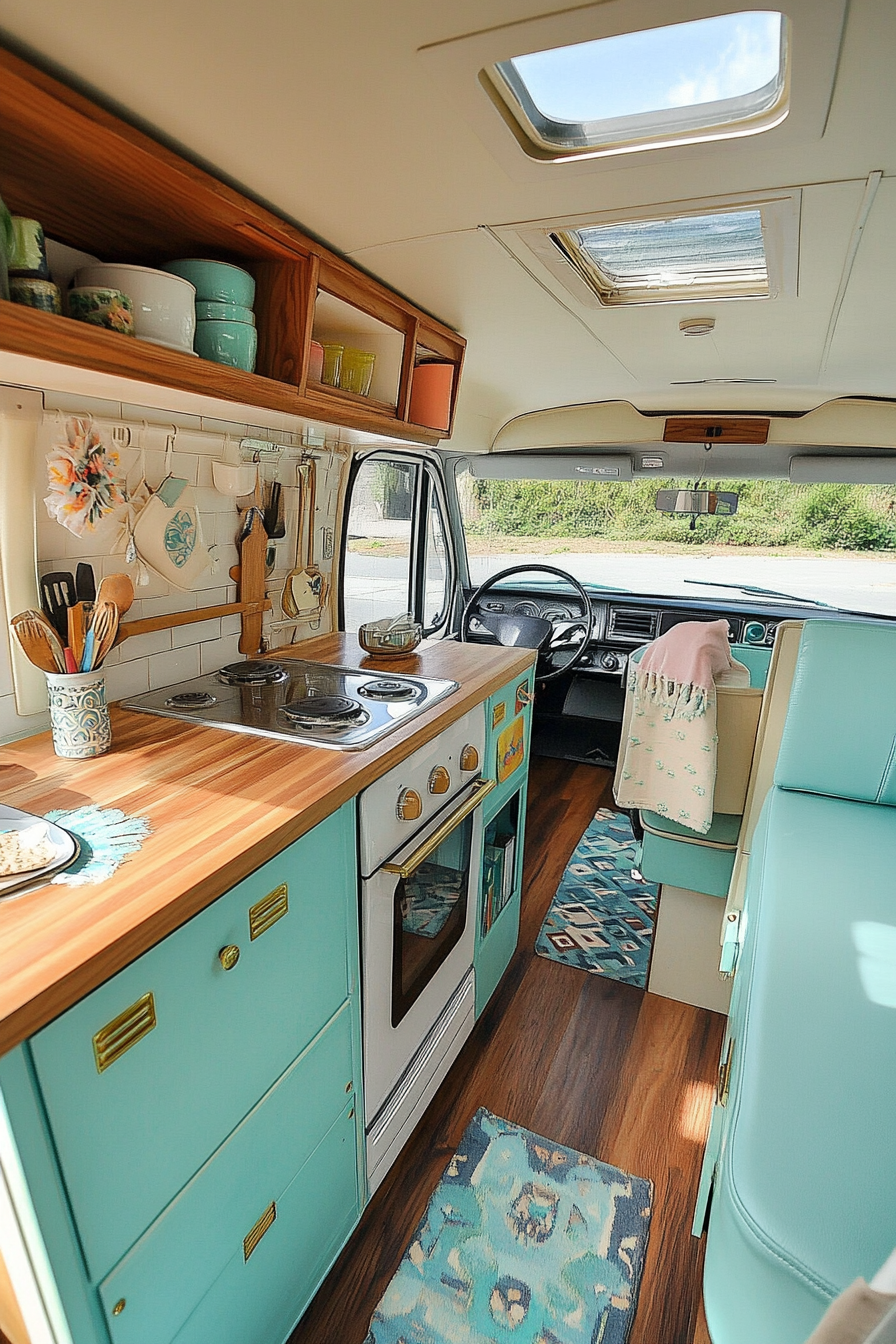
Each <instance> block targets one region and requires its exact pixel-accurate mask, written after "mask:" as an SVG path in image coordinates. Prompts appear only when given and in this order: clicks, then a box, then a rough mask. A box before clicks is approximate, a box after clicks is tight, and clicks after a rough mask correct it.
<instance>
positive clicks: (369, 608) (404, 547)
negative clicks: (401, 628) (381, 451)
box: [342, 457, 421, 630]
mask: <svg viewBox="0 0 896 1344" xmlns="http://www.w3.org/2000/svg"><path fill="white" fill-rule="evenodd" d="M420 471H421V468H420V466H419V465H418V464H417V463H416V462H402V461H397V460H396V461H393V460H391V459H389V458H384V457H371V458H368V459H367V460H366V461H365V462H362V463H361V466H360V467H359V469H358V473H357V475H356V476H355V479H354V482H353V484H352V494H351V500H350V501H349V513H348V526H347V529H346V538H345V540H346V546H345V556H344V559H343V570H342V597H343V607H344V612H345V629H346V630H357V629H358V626H359V625H363V624H364V622H365V621H378V620H380V619H381V617H383V616H397V615H399V613H400V612H402V611H409V610H411V608H412V588H411V574H412V570H411V557H412V552H413V542H414V513H415V507H416V501H417V495H418V491H419V477H420Z"/></svg>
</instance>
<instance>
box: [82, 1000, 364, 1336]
mask: <svg viewBox="0 0 896 1344" xmlns="http://www.w3.org/2000/svg"><path fill="white" fill-rule="evenodd" d="M354 1103H355V1097H354V1092H353V1061H352V1023H351V1013H350V1009H349V1007H348V1005H346V1006H345V1007H344V1008H343V1009H342V1011H341V1012H340V1013H339V1015H338V1016H337V1017H336V1019H335V1021H333V1022H332V1023H331V1024H330V1025H329V1026H328V1027H327V1029H326V1030H325V1031H324V1032H323V1033H322V1035H321V1036H319V1037H318V1038H317V1040H315V1041H314V1043H313V1044H312V1045H311V1046H310V1048H309V1049H308V1050H307V1051H306V1052H305V1054H303V1055H302V1057H301V1058H300V1059H299V1060H297V1061H296V1063H295V1064H293V1065H292V1067H291V1068H290V1069H288V1070H287V1072H286V1073H285V1074H284V1075H283V1077H282V1078H280V1079H279V1081H278V1082H277V1083H276V1084H275V1085H274V1087H273V1088H271V1090H270V1092H269V1093H268V1094H267V1095H266V1096H265V1097H264V1098H263V1099H262V1100H261V1101H260V1102H259V1104H258V1105H257V1106H256V1107H255V1109H254V1110H253V1111H251V1112H250V1114H249V1115H248V1116H247V1117H246V1119H245V1120H244V1121H243V1122H242V1124H241V1125H239V1127H238V1128H237V1129H236V1130H235V1131H234V1133H233V1134H231V1136H230V1137H229V1139H227V1140H226V1142H225V1143H224V1144H223V1145H222V1147H221V1148H219V1149H218V1151H217V1152H216V1153H215V1154H214V1156H213V1157H212V1158H210V1160H209V1161H208V1162H207V1163H206V1165H205V1166H204V1167H202V1169H201V1170H200V1171H199V1172H198V1173H197V1174H196V1176H194V1178H193V1179H192V1180H191V1181H190V1182H189V1184H188V1185H187V1186H186V1188H185V1189H184V1190H182V1191H181V1192H180V1194H179V1195H178V1197H177V1198H176V1199H175V1200H174V1202H173V1203H172V1204H171V1205H169V1207H168V1208H167V1209H166V1210H165V1212H164V1213H163V1214H162V1216H161V1217H160V1218H159V1219H158V1220H157V1221H156V1222H155V1223H154V1224H153V1226H152V1227H151V1228H150V1229H149V1231H148V1232H147V1233H146V1234H145V1235H144V1236H143V1237H141V1238H140V1240H139V1241H138V1242H137V1244H136V1246H134V1248H133V1249H132V1250H131V1252H130V1254H129V1255H127V1256H126V1257H125V1259H124V1260H123V1261H122V1263H121V1264H120V1265H119V1266H118V1267H117V1268H116V1269H115V1270H113V1272H112V1273H111V1274H110V1275H109V1276H108V1278H107V1279H106V1280H105V1281H104V1282H103V1283H102V1284H101V1285H100V1288H99V1293H100V1298H101V1300H102V1303H103V1307H104V1309H105V1314H106V1320H107V1323H108V1326H109V1331H110V1333H111V1335H112V1339H113V1341H114V1344H169V1341H170V1340H172V1339H174V1337H175V1336H176V1335H177V1332H178V1330H179V1329H181V1327H182V1326H183V1324H184V1322H185V1321H186V1320H187V1319H188V1317H189V1316H190V1313H191V1312H192V1311H193V1310H194V1308H195V1307H196V1305H197V1303H199V1302H200V1301H201V1299H202V1298H203V1297H204V1296H205V1294H206V1292H207V1291H208V1289H209V1288H210V1287H211V1285H212V1284H214V1283H215V1281H216V1280H217V1279H218V1277H219V1275H220V1274H221V1273H222V1271H223V1270H225V1268H226V1267H227V1265H228V1262H229V1261H231V1260H232V1259H235V1260H236V1261H237V1268H238V1270H239V1272H240V1274H241V1276H242V1277H243V1278H244V1280H245V1284H246V1287H248V1286H249V1284H250V1283H251V1282H252V1280H251V1279H250V1278H249V1277H248V1276H249V1275H250V1274H252V1273H253V1271H254V1270H255V1269H256V1268H257V1264H256V1265H253V1261H254V1260H255V1257H256V1256H258V1257H259V1263H260V1261H261V1260H262V1259H263V1258H264V1257H262V1247H266V1252H267V1251H269V1250H270V1249H271V1248H272V1247H274V1246H275V1243H277V1242H278V1241H279V1242H281V1243H286V1244H288V1243H289V1241H290V1237H289V1233H288V1232H284V1226H283V1219H284V1202H283V1201H284V1194H285V1192H287V1191H288V1189H289V1187H290V1185H291V1184H292V1182H293V1179H294V1177H295V1176H296V1173H297V1172H301V1171H302V1169H303V1168H304V1166H305V1165H306V1164H310V1165H311V1166H312V1167H313V1170H312V1171H310V1172H309V1173H308V1176H307V1177H306V1179H307V1180H309V1181H311V1182H314V1183H316V1184H320V1185H322V1184H323V1183H324V1181H325V1180H326V1179H327V1178H328V1177H329V1176H331V1175H332V1176H333V1177H334V1184H335V1186H336V1191H337V1192H338V1193H336V1194H334V1196H333V1197H332V1198H333V1203H332V1206H331V1215H332V1226H331V1225H330V1224H329V1223H325V1222H321V1221H320V1218H321V1211H320V1209H319V1208H317V1207H311V1208H306V1209H305V1216H306V1218H308V1220H309V1221H310V1222H312V1223H316V1225H317V1228H318V1233H319V1235H320V1237H321V1241H322V1243H323V1247H306V1253H305V1255H295V1254H294V1248H291V1250H292V1251H293V1254H294V1259H293V1261H292V1263H291V1265H290V1272H289V1274H288V1275H287V1276H285V1283H284V1284H281V1285H280V1288H279V1294H280V1296H281V1297H282V1298H283V1300H284V1306H285V1305H286V1303H291V1302H295V1301H297V1300H299V1299H300V1298H301V1295H302V1292H304V1291H306V1290H307V1289H308V1287H309V1285H310V1284H311V1283H313V1282H314V1276H315V1274H316V1272H317V1270H318V1266H319V1262H320V1250H321V1249H323V1248H325V1247H326V1246H327V1245H329V1244H330V1242H331V1239H332V1238H331V1235H330V1234H331V1232H338V1231H341V1229H342V1228H343V1227H344V1226H345V1224H346V1220H347V1219H349V1218H352V1217H356V1216H357V1214H358V1207H359V1200H358V1181H357V1172H356V1161H355V1159H356V1154H357V1136H356V1132H355V1125H354V1123H353V1122H354V1117H353V1116H350V1115H348V1114H346V1115H342V1113H343V1112H348V1111H353V1110H354V1109H355V1106H354ZM334 1124H338V1128H339V1133H340V1137H339V1139H338V1142H337V1144H336V1149H337V1153H338V1158H337V1162H338V1166H339V1169H338V1170H337V1171H335V1172H331V1171H330V1166H329V1161H328V1157H327V1155H325V1154H323V1153H317V1154H316V1153H315V1149H317V1148H318V1145H320V1144H321V1142H322V1140H324V1139H325V1137H326V1136H327V1134H328V1132H329V1131H330V1129H331V1128H332V1127H333V1125H334ZM321 1163H323V1164H324V1165H323V1167H322V1168H321V1165H320V1164H321ZM287 1203H288V1201H287ZM284 1253H285V1252H284V1251H282V1250H281V1251H280V1253H279V1255H280V1256H281V1257H282V1256H283V1254H284ZM274 1256H275V1258H276V1256H277V1252H276V1250H275V1251H274ZM284 1287H285V1288H286V1291H284ZM275 1296H276V1294H275ZM119 1303H124V1304H125V1305H124V1307H122V1308H120V1309H119V1311H118V1312H117V1313H116V1310H115V1308H116V1305H117V1304H119ZM252 1309H253V1311H255V1312H260V1313H264V1312H265V1311H266V1310H268V1304H266V1303H265V1302H262V1301H256V1302H254V1303H253V1304H252ZM259 1323H260V1322H258V1321H256V1327H257V1325H258V1324H259ZM290 1324H291V1321H290V1320H288V1319H285V1320H284V1327H285V1328H288V1327H289V1325H290ZM242 1325H243V1328H244V1333H243V1336H242V1338H243V1339H244V1340H249V1339H262V1338H267V1336H265V1335H264V1334H263V1332H261V1331H260V1330H259V1329H258V1328H252V1327H253V1322H252V1320H250V1319H247V1318H246V1317H243V1318H242ZM231 1328H232V1327H231ZM226 1337H227V1338H236V1336H234V1335H228V1336H226ZM207 1338H208V1339H215V1340H219V1339H220V1338H222V1336H221V1335H220V1334H219V1333H218V1332H217V1331H216V1332H215V1333H214V1334H209V1335H208V1336H207Z"/></svg>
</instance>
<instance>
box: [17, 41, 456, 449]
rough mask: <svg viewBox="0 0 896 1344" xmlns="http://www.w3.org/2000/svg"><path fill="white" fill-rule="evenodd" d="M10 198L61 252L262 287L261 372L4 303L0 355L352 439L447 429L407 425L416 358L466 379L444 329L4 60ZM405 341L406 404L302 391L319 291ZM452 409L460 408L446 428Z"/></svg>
mask: <svg viewBox="0 0 896 1344" xmlns="http://www.w3.org/2000/svg"><path fill="white" fill-rule="evenodd" d="M0 196H2V197H3V200H4V201H5V203H6V205H7V206H8V208H9V209H10V210H11V211H12V212H13V213H14V214H20V215H26V216H28V217H31V218H35V219H39V220H40V221H41V223H42V224H43V226H44V230H45V232H46V233H47V235H48V236H49V237H51V238H55V239H57V240H58V241H59V242H62V243H67V244H68V245H69V246H71V247H76V248H79V249H81V250H82V251H87V252H90V253H92V254H94V255H97V256H100V257H101V258H102V259H103V260H104V261H119V262H129V263H135V264H138V265H143V266H157V265H159V264H160V263H164V262H166V261H168V260H170V259H172V258H174V257H185V256H204V257H212V258H217V259H221V260H226V261H232V262H234V263H235V264H237V265H240V266H243V267H245V268H246V269H247V270H249V271H251V272H252V273H253V274H254V276H255V279H256V284H257V295H256V303H255V313H256V325H257V328H258V365H257V371H256V372H255V373H254V374H249V373H244V372H242V371H241V370H239V369H233V368H230V367H229V366H227V365H223V364H214V363H211V362H209V361H207V360H203V359H196V358H192V357H191V356H189V355H186V354H181V353H179V352H178V351H176V350H167V349H165V348H164V347H162V346H155V345H151V344H149V343H148V342H145V341H138V340H135V339H134V338H129V337H123V336H120V335H118V334H117V333H115V332H106V331H103V330H101V329H100V328H96V327H91V326H88V325H85V324H84V323H80V322H74V321H71V320H70V319H68V318H64V317H57V316H55V315H54V314H52V313H43V312H39V311H36V310H34V309H30V308H25V307H22V306H20V305H17V304H12V303H4V302H2V301H0V349H3V350H9V351H13V352H15V353H17V354H23V355H30V356H34V357H36V358H39V359H46V360H52V361H54V362H57V363H60V364H70V365H75V366H77V367H80V368H88V369H96V370H98V371H100V372H103V373H109V374H115V375H119V376H121V377H124V378H132V379H134V378H136V379H139V380H141V381H143V382H149V383H155V384H158V385H160V386H164V387H172V388H178V389H182V390H184V391H188V392H198V393H201V394H204V395H207V396H212V397H219V398H222V399H224V400H228V401H236V402H240V403H242V404H248V405H253V406H259V407H266V408H269V409H272V410H277V411H284V412H287V413H291V414H294V415H298V416H304V417H311V418H314V419H323V420H327V421H329V422H331V423H333V424H340V425H345V426H346V427H348V428H355V429H360V430H365V431H368V432H372V433H377V432H382V433H386V434H389V435H390V436H392V437H397V438H404V439H410V440H413V441H416V442H421V443H426V444H435V443H438V441H439V439H440V438H442V437H444V431H439V430H437V429H432V428H429V427H426V426H418V425H412V424H411V423H410V422H409V420H408V406H409V404H410V394H411V385H412V380H413V371H414V363H415V361H414V353H415V351H416V349H417V346H418V344H423V345H425V346H426V347H427V348H429V349H434V350H437V351H438V352H439V353H440V354H441V355H443V357H444V358H446V359H448V360H450V361H451V362H452V363H453V364H454V365H455V369H456V374H455V380H454V397H453V401H454V400H456V396H457V385H458V383H459V380H460V370H461V366H462V363H463V355H464V348H465V342H464V340H463V337H461V336H458V335H457V333H456V332H454V331H452V330H451V328H450V327H447V326H445V325H443V324H442V323H440V322H438V321H437V320H436V319H435V318H432V317H430V316H429V314H427V313H425V312H423V311H422V310H421V309H418V308H416V307H414V305H413V304H410V303H408V302H407V301H406V300H405V299H403V298H401V296H400V295H397V294H394V293H393V292H392V291H391V290H389V289H388V288H387V287H386V286H385V285H382V284H380V283H379V281H377V280H375V279H373V278H372V277H371V276H368V275H365V274H364V273H363V272H362V271H359V270H357V268H355V267H354V266H352V265H351V263H349V262H347V261H345V260H344V259H343V258H341V257H339V256H337V255H336V254H335V253H332V252H330V251H329V250H328V249H327V248H325V247H322V246H321V244H319V243H317V242H316V241H315V240H314V239H311V238H308V237H307V236H306V235H305V234H303V233H302V232H301V231H300V230H299V229H297V228H295V227H294V226H293V225H291V224H289V223H288V222H287V221H286V220H283V219H281V218H280V217H279V216H277V215H275V214H273V213H272V212H271V211H269V210H266V209H265V208H264V207H262V206H260V205H258V204H256V203H255V202H254V201H252V200H250V199H249V198H248V197H245V196H243V195H241V194H240V193H239V192H237V191H234V190H233V189H232V188H231V187H228V186H226V185H225V184H224V183H222V182H219V181H218V180H217V179H216V178H214V177H212V176H211V175H210V174H209V173H207V172H205V171H204V170H202V169H201V168H198V167H196V166H195V165H194V164H192V163H190V162H189V161H188V160H186V159H183V158H181V157H180V156H179V155H177V154H175V153H173V152H172V151H171V150H169V149H167V148H165V147H164V146H163V145H160V144H159V143H158V142H156V141H154V140H152V139H151V138H150V137H149V136H147V135H145V134H143V132H141V131H138V130H136V129H135V128H134V127H133V126H130V125H129V124H128V123H127V122H124V121H122V120H121V119H120V118H118V117H116V116H113V115H112V114H111V113H109V112H107V111H105V110H104V109H103V108H100V107H98V106H96V104H94V103H92V102H90V101H89V100H88V99H86V98H85V97H83V95H81V94H79V93H76V92H75V91H74V90H72V89H70V88H68V87H67V86H66V85H64V84H61V83H59V82H58V81H57V80H55V79H52V78H50V76H48V75H45V74H44V73H43V72H42V71H40V70H37V69H35V68H34V67H33V66H31V65H29V64H27V63H26V62H25V61H23V60H21V59H20V58H19V57H17V56H14V55H12V54H11V53H9V52H6V51H3V50H0ZM319 290H320V291H321V292H323V293H325V294H328V295H332V296H333V297H335V298H338V299H341V300H343V301H344V302H345V303H348V304H351V305H353V306H354V307H355V308H357V309H358V311H359V312H360V313H363V314H366V315H369V316H370V317H373V318H375V319H377V320H378V321H381V322H383V323H385V324H387V325H388V326H391V327H392V328H394V329H395V330H396V331H397V332H399V333H400V335H401V337H402V339H403V341H404V345H403V356H402V361H401V371H400V379H399V387H398V397H397V404H396V405H390V404H389V403H387V402H384V401H376V400H373V399H371V398H369V397H358V396H355V395H353V394H352V393H347V392H344V391H342V390H341V389H339V388H333V387H329V386H327V385H325V384H322V383H315V384H308V383H307V378H308V357H309V348H310V343H311V332H312V329H313V324H314V308H315V303H316V301H317V295H318V291H319ZM453 413H454V405H453V404H452V418H453Z"/></svg>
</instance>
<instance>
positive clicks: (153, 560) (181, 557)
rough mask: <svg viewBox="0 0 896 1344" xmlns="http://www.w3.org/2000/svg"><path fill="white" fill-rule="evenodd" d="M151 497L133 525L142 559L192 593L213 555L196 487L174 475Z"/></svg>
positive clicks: (163, 575) (172, 584)
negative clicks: (203, 530) (204, 526)
mask: <svg viewBox="0 0 896 1344" xmlns="http://www.w3.org/2000/svg"><path fill="white" fill-rule="evenodd" d="M165 465H166V469H167V470H168V473H169V474H168V475H167V476H166V477H165V479H164V480H163V481H162V484H161V485H160V486H159V488H158V490H156V492H155V493H154V494H153V495H151V496H150V498H149V499H148V500H147V502H146V504H145V505H144V507H143V508H142V509H141V511H140V514H139V515H138V517H137V520H136V522H135V524H134V534H133V535H134V542H135V544H136V547H137V551H138V552H139V554H140V557H141V559H142V560H144V561H145V562H146V564H147V565H149V567H150V569H153V570H155V572H156V574H158V576H159V578H161V579H164V580H165V582H166V583H168V584H170V585H171V587H172V588H179V589H180V591H181V592H183V593H189V592H191V591H192V590H193V589H194V588H195V587H196V586H197V583H198V581H199V579H200V578H201V577H202V575H203V574H204V573H205V571H206V569H208V567H209V564H210V556H209V553H208V551H207V549H206V547H205V543H204V541H203V538H202V524H201V522H200V520H199V509H198V507H197V505H196V500H195V498H194V495H193V487H192V486H191V485H189V484H188V483H187V481H185V480H183V478H182V477H180V476H174V475H172V474H171V471H170V467H171V445H170V442H169V447H168V453H167V460H166V463H165Z"/></svg>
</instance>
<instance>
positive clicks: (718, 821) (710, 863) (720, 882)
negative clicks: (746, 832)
mask: <svg viewBox="0 0 896 1344" xmlns="http://www.w3.org/2000/svg"><path fill="white" fill-rule="evenodd" d="M641 821H642V822H643V824H644V844H643V849H642V854H641V864H640V868H641V872H642V873H643V874H644V876H645V877H646V878H648V879H649V880H650V881H651V882H663V883H665V884H666V886H670V887H684V888H685V889H686V890H687V891H702V892H703V893H704V894H705V895H707V896H721V897H725V896H727V895H728V887H729V884H730V882H731V872H732V869H733V868H734V854H735V850H736V848H737V835H738V831H739V830H740V823H741V818H740V817H738V816H734V815H733V814H731V813H728V812H714V813H713V816H712V825H711V826H710V828H709V830H708V831H707V832H706V834H705V835H697V833H696V832H695V831H689V830H688V829H687V827H685V826H680V825H679V823H678V822H677V821H672V820H671V819H670V818H669V817H662V816H660V814H659V813H658V812H649V811H642V812H641Z"/></svg>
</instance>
